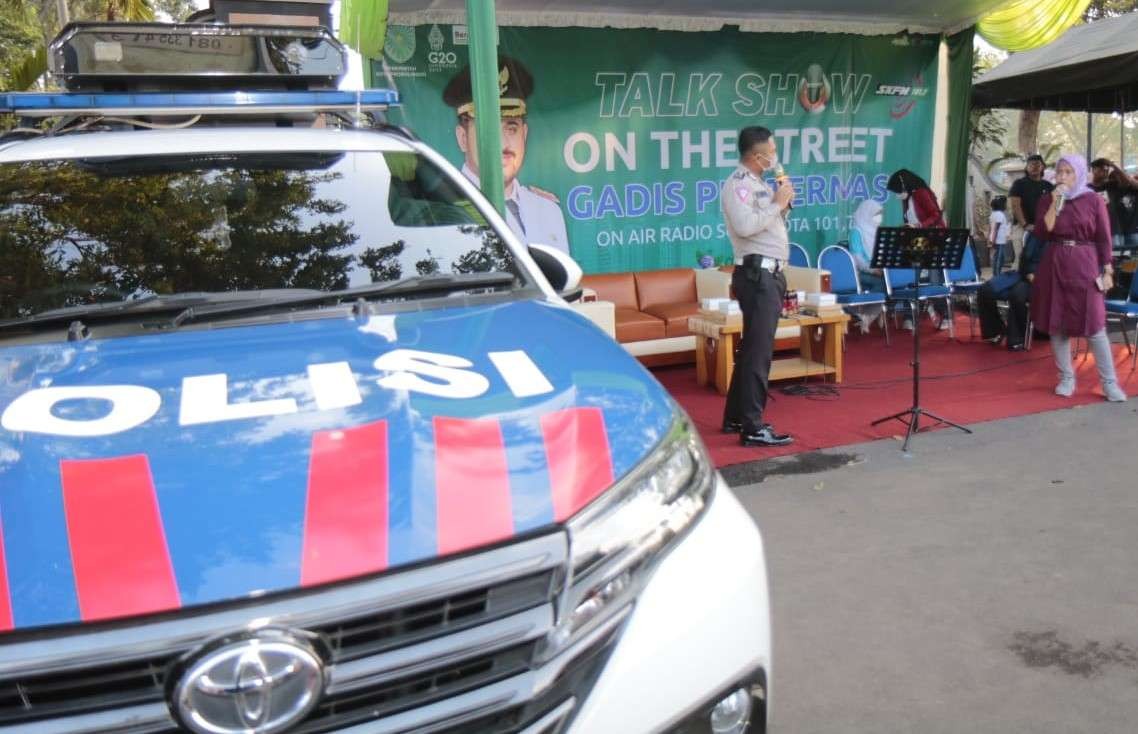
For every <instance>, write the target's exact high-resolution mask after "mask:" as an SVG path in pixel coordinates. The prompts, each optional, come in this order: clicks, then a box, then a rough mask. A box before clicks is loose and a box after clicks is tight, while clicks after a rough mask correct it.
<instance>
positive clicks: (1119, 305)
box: [1106, 273, 1138, 372]
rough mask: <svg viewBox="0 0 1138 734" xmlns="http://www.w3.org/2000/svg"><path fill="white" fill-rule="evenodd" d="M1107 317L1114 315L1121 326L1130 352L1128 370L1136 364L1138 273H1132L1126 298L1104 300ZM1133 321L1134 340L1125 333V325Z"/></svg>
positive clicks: (1137, 343)
mask: <svg viewBox="0 0 1138 734" xmlns="http://www.w3.org/2000/svg"><path fill="white" fill-rule="evenodd" d="M1106 316H1107V318H1110V317H1112V316H1113V317H1115V318H1116V319H1117V320H1118V322H1119V324H1121V326H1122V339H1123V341H1125V342H1126V349H1127V350H1128V351H1129V352H1130V371H1131V372H1133V371H1134V368H1135V366H1138V273H1134V276H1133V279H1132V280H1131V281H1130V293H1129V294H1127V296H1126V300H1109V301H1107V302H1106ZM1131 320H1133V321H1134V341H1133V342H1132V341H1130V335H1129V334H1127V333H1126V325H1127V323H1128V322H1130V321H1131Z"/></svg>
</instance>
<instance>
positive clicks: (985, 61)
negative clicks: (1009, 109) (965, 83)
mask: <svg viewBox="0 0 1138 734" xmlns="http://www.w3.org/2000/svg"><path fill="white" fill-rule="evenodd" d="M999 63H1000V58H999V57H998V56H997V55H996V54H993V53H989V52H985V51H982V50H980V49H976V50H975V54H974V56H973V57H972V79H973V80H975V79H977V78H979V77H980V76H982V75H983V74H984V72H986V71H988V70H989V69H991V68H992V67H994V66H996V65H997V64H999ZM969 125H970V131H969V140H970V141H971V142H970V146H969V147H970V150H971V152H972V153H973V154H976V153H978V152H979V151H980V150H982V149H984V148H986V147H989V146H1001V145H1003V144H1004V140H1005V139H1006V138H1007V135H1008V126H1007V122H1006V117H1005V116H1004V115H1001V114H999V113H998V112H997V111H996V110H986V109H981V108H976V107H973V108H972V110H971V112H970V113H969Z"/></svg>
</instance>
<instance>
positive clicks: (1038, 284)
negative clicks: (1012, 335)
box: [1031, 154, 1126, 402]
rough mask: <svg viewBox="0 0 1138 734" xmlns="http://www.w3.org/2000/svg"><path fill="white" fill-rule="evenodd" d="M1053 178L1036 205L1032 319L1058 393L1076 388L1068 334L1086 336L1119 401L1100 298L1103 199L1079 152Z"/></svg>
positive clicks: (1105, 223)
mask: <svg viewBox="0 0 1138 734" xmlns="http://www.w3.org/2000/svg"><path fill="white" fill-rule="evenodd" d="M1055 183H1056V186H1055V190H1054V191H1053V192H1052V193H1048V194H1044V195H1043V196H1042V198H1040V200H1039V205H1038V206H1037V207H1036V217H1035V236H1036V237H1039V238H1040V239H1043V240H1045V241H1046V242H1047V249H1046V251H1045V252H1044V253H1043V259H1042V261H1041V262H1040V263H1039V270H1038V271H1037V273H1036V277H1035V281H1034V287H1033V289H1032V292H1031V318H1032V320H1033V321H1034V322H1035V327H1036V328H1037V329H1039V330H1040V331H1044V332H1046V333H1048V334H1050V335H1051V350H1052V351H1053V352H1054V353H1055V365H1056V366H1057V367H1058V368H1059V384H1058V385H1057V386H1056V387H1055V394H1056V395H1062V396H1063V397H1069V396H1070V395H1072V394H1073V393H1074V392H1075V370H1074V367H1073V366H1072V365H1071V337H1072V336H1085V337H1087V341H1088V342H1090V345H1091V352H1092V353H1093V354H1094V355H1095V367H1097V368H1098V376H1099V380H1101V382H1102V390H1103V393H1104V394H1105V395H1106V399H1107V400H1110V401H1115V402H1120V401H1123V400H1126V393H1125V392H1123V390H1122V388H1121V387H1119V386H1118V378H1117V377H1116V375H1115V373H1114V354H1113V353H1112V352H1111V350H1110V339H1109V338H1107V335H1106V305H1105V302H1104V300H1103V299H1104V295H1103V293H1104V291H1105V290H1106V289H1107V288H1108V287H1109V285H1108V281H1109V279H1110V276H1111V272H1112V269H1111V264H1110V254H1111V250H1110V248H1111V241H1110V217H1109V216H1108V215H1107V211H1106V203H1105V202H1103V200H1102V198H1101V197H1099V196H1098V194H1096V193H1094V191H1092V190H1091V189H1090V188H1089V187H1088V186H1087V161H1086V159H1085V158H1083V157H1082V156H1081V155H1075V154H1068V155H1065V156H1063V157H1062V158H1060V159H1059V162H1058V163H1056V164H1055Z"/></svg>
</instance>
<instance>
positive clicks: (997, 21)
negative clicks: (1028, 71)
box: [976, 0, 1091, 51]
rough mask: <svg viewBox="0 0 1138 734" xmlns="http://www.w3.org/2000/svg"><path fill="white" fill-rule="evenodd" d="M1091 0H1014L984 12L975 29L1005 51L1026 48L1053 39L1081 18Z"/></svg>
mask: <svg viewBox="0 0 1138 734" xmlns="http://www.w3.org/2000/svg"><path fill="white" fill-rule="evenodd" d="M1090 4H1091V0H1015V1H1014V2H1011V3H1008V4H1007V5H1005V6H1003V7H1001V8H1000V9H999V10H997V11H995V12H992V13H989V14H988V15H986V16H984V17H983V18H982V19H981V20H980V22H979V23H978V24H977V25H976V30H977V31H978V32H979V33H980V35H981V36H982V37H983V38H984V40H985V41H987V42H988V43H990V44H992V45H993V46H996V47H997V48H1002V49H1004V50H1005V51H1027V50H1029V49H1033V48H1039V47H1040V46H1045V45H1047V44H1048V43H1051V42H1052V41H1054V40H1055V39H1056V38H1058V37H1059V36H1061V35H1063V33H1064V32H1065V31H1066V30H1067V29H1068V28H1070V27H1071V26H1073V25H1075V24H1076V23H1078V22H1079V19H1080V18H1082V17H1083V13H1084V12H1085V11H1086V9H1087V6H1088V5H1090Z"/></svg>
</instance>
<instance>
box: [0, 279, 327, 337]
mask: <svg viewBox="0 0 1138 734" xmlns="http://www.w3.org/2000/svg"><path fill="white" fill-rule="evenodd" d="M286 293H287V294H289V295H291V296H300V295H304V296H313V295H317V294H321V293H323V291H318V290H313V289H311V288H277V289H273V290H244V291H201V292H192V293H174V294H170V295H149V296H143V297H142V298H135V299H132V300H129V301H110V302H106V303H93V304H83V305H79V306H65V307H63V308H53V309H51V310H50V311H42V312H40V313H37V314H34V315H32V316H26V317H24V318H20V319H9V320H7V321H0V331H7V330H12V329H23V328H28V327H37V326H43V325H54V324H65V323H71V322H73V321H82V320H87V321H93V320H100V319H105V318H114V317H115V316H120V315H122V314H128V313H129V314H147V313H162V312H163V311H175V310H184V309H185V308H186V307H187V306H188V305H191V304H192V305H191V307H192V306H196V305H199V304H210V303H214V304H221V303H226V304H228V303H232V302H233V301H242V302H243V301H246V300H250V299H254V300H256V299H261V298H280V297H281V296H282V294H286Z"/></svg>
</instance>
